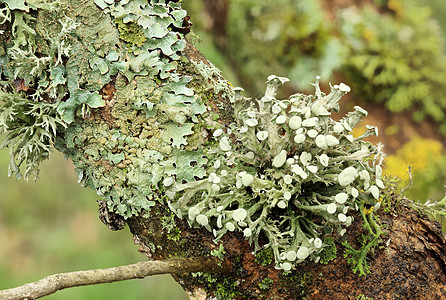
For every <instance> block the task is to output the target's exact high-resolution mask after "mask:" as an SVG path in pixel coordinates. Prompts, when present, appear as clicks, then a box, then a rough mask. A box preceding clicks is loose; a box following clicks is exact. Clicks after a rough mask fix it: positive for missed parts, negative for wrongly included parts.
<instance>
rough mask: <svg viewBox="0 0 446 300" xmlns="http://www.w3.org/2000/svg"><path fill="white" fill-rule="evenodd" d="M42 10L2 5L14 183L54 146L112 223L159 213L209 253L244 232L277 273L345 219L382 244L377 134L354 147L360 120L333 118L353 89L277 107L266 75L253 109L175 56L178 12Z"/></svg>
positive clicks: (5, 122) (67, 5)
mask: <svg viewBox="0 0 446 300" xmlns="http://www.w3.org/2000/svg"><path fill="white" fill-rule="evenodd" d="M12 3H15V4H16V5H13V4H12ZM17 3H20V4H17ZM39 3H40V4H42V5H40V4H39V5H40V6H37V4H35V2H34V1H22V2H10V1H2V2H1V3H0V11H1V15H0V17H2V18H3V19H2V20H1V22H0V23H2V24H1V27H0V30H3V31H4V32H3V33H2V34H4V35H5V37H6V38H5V39H2V40H1V44H0V46H1V47H0V50H1V52H0V54H1V55H0V60H1V61H3V62H5V63H4V64H2V65H1V66H2V69H1V74H0V75H1V78H2V81H1V93H0V130H2V132H3V131H4V132H6V133H7V134H8V138H7V139H6V142H5V144H4V146H7V147H11V149H13V150H12V161H11V166H12V168H11V169H12V171H14V172H15V173H16V174H19V172H20V170H19V169H18V166H19V165H20V164H21V163H23V164H25V165H26V166H27V168H31V169H36V168H37V163H38V162H40V160H41V159H43V158H46V157H47V156H48V153H49V151H50V149H51V146H52V145H53V144H55V146H56V148H57V149H58V150H60V151H62V152H63V153H64V154H65V156H66V157H68V158H70V159H71V160H72V161H73V163H74V165H75V167H76V172H77V174H78V175H79V181H80V182H81V183H82V184H83V185H85V186H88V187H90V188H92V189H94V190H95V191H96V192H97V193H98V194H99V195H101V196H102V197H103V198H104V200H105V201H106V203H107V208H108V210H109V211H113V212H115V213H117V214H119V215H120V216H122V217H124V218H129V217H132V216H135V215H140V214H141V213H144V212H148V211H150V207H151V206H153V205H154V203H155V201H159V202H160V203H162V204H164V205H166V206H168V207H169V208H170V209H171V210H172V212H173V213H175V214H176V215H177V216H179V217H180V218H186V219H187V220H188V221H189V223H190V225H191V226H203V227H204V228H206V229H207V230H210V231H211V232H213V233H214V235H215V240H216V241H218V240H219V239H220V238H221V237H222V236H223V235H224V234H225V233H227V232H233V231H240V232H242V233H243V235H244V236H245V238H247V239H248V240H249V241H250V242H252V243H253V244H254V245H255V250H260V249H267V248H270V249H272V250H273V253H274V258H275V262H276V265H277V267H278V268H281V269H283V270H286V271H289V270H291V269H292V268H293V267H294V266H295V264H296V263H299V262H302V261H304V260H306V259H311V260H313V261H315V262H317V261H319V260H320V259H321V258H320V256H321V252H323V251H324V248H330V247H331V246H332V245H331V244H330V245H328V244H327V243H325V242H324V241H328V240H329V237H330V236H332V235H334V234H339V235H343V234H344V233H345V230H346V227H348V226H349V225H350V224H351V223H352V221H353V217H352V212H353V211H359V215H362V216H363V219H364V222H365V227H367V228H368V229H369V230H370V232H371V234H374V235H375V237H376V236H379V232H378V231H377V229H376V228H375V227H374V226H372V225H373V224H374V223H372V222H373V218H372V219H371V218H370V216H371V215H373V210H377V209H378V208H379V206H380V202H379V201H380V189H382V188H383V187H384V185H383V182H382V181H381V179H380V176H381V167H380V164H381V147H374V146H372V145H371V144H370V143H368V142H364V141H363V139H364V138H365V137H367V136H368V135H371V134H375V133H376V129H375V128H374V127H369V130H368V131H367V132H366V133H365V134H364V135H363V136H361V137H354V136H353V135H352V130H353V128H354V127H355V126H356V124H357V123H358V122H359V121H360V119H361V118H362V117H363V116H364V115H366V114H367V113H366V111H364V110H363V109H361V108H359V107H355V110H354V111H353V112H351V113H349V114H347V115H346V116H345V117H344V118H343V119H341V120H339V121H334V120H333V119H332V118H331V117H330V115H331V112H332V111H333V110H337V109H338V101H339V100H340V98H341V97H342V96H343V95H344V94H345V93H346V92H348V91H349V90H350V88H349V87H348V86H346V85H345V84H340V85H335V86H333V87H332V90H331V92H330V93H329V94H328V95H326V94H324V93H323V92H322V91H321V90H320V88H319V83H318V82H316V83H315V84H314V86H315V88H316V93H315V95H314V96H307V95H303V94H295V95H292V96H291V97H290V98H289V99H284V100H279V99H277V98H276V92H277V90H278V88H279V87H280V86H281V85H282V84H283V83H284V82H286V81H287V79H286V78H283V77H277V76H270V77H268V81H267V89H266V92H265V95H264V96H263V97H262V98H261V99H260V100H251V99H248V98H245V97H244V96H242V94H241V89H240V88H233V87H232V86H231V85H230V84H229V83H228V82H227V81H225V80H224V79H222V77H221V75H220V74H219V72H218V70H217V69H216V68H214V67H213V66H212V65H210V64H207V63H205V62H200V61H192V60H188V59H187V58H186V57H183V56H182V55H181V54H182V51H183V50H184V47H185V45H186V44H185V40H184V34H185V33H186V32H187V29H188V28H187V27H188V24H187V21H186V18H185V16H186V13H185V11H184V10H183V9H182V8H181V6H180V5H179V4H178V3H176V2H174V1H167V0H166V1H161V0H159V1H149V2H147V1H139V0H133V1H131V0H121V1H119V2H115V1H106V0H104V1H102V0H96V1H94V2H93V1H81V0H79V1H68V2H63V1H53V2H39ZM17 5H18V6H17ZM230 103H232V104H233V110H232V108H231V107H230V106H231V105H230ZM211 108H212V110H213V111H218V112H220V115H216V114H215V113H213V112H211V111H210V110H211ZM219 118H221V119H224V121H225V122H226V123H231V122H232V120H235V121H234V122H233V123H232V124H230V125H228V126H223V125H222V124H221V123H218V122H216V119H219ZM222 123H224V122H223V121H222ZM23 132H25V134H22V133H23ZM15 137H19V138H20V139H19V140H14V138H15ZM33 143H34V144H36V145H37V146H38V147H34V148H33V147H31V146H32V145H33ZM39 147H40V148H39ZM17 153H18V154H17ZM16 161H18V163H16ZM27 172H28V171H27ZM28 173H29V172H28ZM26 174H27V173H25V175H26ZM366 214H367V216H366ZM167 221H168V220H166V222H167ZM166 224H167V223H166ZM370 224H371V225H370ZM169 229H170V230H171V231H172V230H174V229H173V227H172V224H169ZM374 230H375V231H374ZM172 232H174V231H172ZM178 238H179V237H178V235H176V237H175V239H178ZM322 259H323V258H322Z"/></svg>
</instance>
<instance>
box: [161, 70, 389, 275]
mask: <svg viewBox="0 0 446 300" xmlns="http://www.w3.org/2000/svg"><path fill="white" fill-rule="evenodd" d="M286 81H287V79H286V78H283V77H276V76H270V77H269V78H268V81H267V90H266V93H265V96H263V97H262V98H261V99H260V100H258V101H252V100H250V99H247V98H245V97H243V96H241V94H240V91H238V92H237V94H236V96H235V104H234V107H235V119H236V123H234V124H232V125H231V126H230V127H229V128H228V129H227V131H226V132H225V131H224V130H222V129H217V130H215V131H214V132H213V137H214V139H215V140H216V142H217V146H218V147H216V148H215V149H212V148H210V149H209V150H208V151H207V153H206V157H207V158H208V160H209V162H208V163H207V165H206V169H205V170H206V174H205V176H203V179H202V180H196V181H194V182H189V183H184V182H182V181H181V180H177V178H176V177H168V178H165V179H164V181H163V184H164V187H165V190H166V195H168V196H169V197H170V198H171V199H172V200H171V201H170V203H169V205H170V207H171V208H172V209H173V210H174V211H175V212H176V213H177V215H178V216H179V217H182V218H186V219H187V220H188V221H189V223H190V224H191V225H198V226H203V227H205V228H207V229H208V230H210V231H212V232H213V233H214V235H215V237H216V241H218V240H219V239H220V238H221V237H222V236H223V235H224V234H225V233H226V232H232V231H241V232H243V235H244V236H245V238H247V239H248V240H249V241H250V242H252V243H254V245H255V246H256V247H255V249H256V250H259V249H261V248H268V247H270V248H272V249H273V251H274V256H275V261H276V263H277V267H279V268H282V269H284V270H286V271H288V270H291V268H292V267H293V266H294V265H295V264H296V263H299V262H302V261H304V260H305V259H311V260H313V261H316V262H317V261H319V259H320V256H319V254H320V253H321V251H322V250H323V249H324V247H325V246H326V245H324V243H323V242H322V240H323V239H324V238H325V237H327V236H329V235H330V234H332V233H333V232H337V234H340V235H343V234H344V233H345V230H346V229H345V228H346V227H348V226H349V225H350V224H351V223H352V221H353V218H352V216H351V211H355V210H359V211H361V213H362V214H363V213H364V211H368V212H371V211H373V210H377V209H378V208H379V207H380V202H379V201H380V189H382V188H384V184H383V182H382V180H381V173H382V170H381V166H380V164H381V162H382V157H381V148H380V147H378V148H376V147H374V146H372V145H371V144H370V143H368V142H364V141H363V138H365V137H367V136H370V135H373V134H376V128H375V127H373V126H370V127H369V129H368V131H367V132H366V133H365V134H364V135H363V136H360V137H356V138H355V137H353V135H352V129H353V128H354V127H355V126H356V125H357V124H358V123H359V121H360V120H361V118H362V117H363V116H365V115H366V114H367V112H366V111H364V110H363V109H362V108H360V107H355V110H354V111H353V112H351V113H349V114H347V115H346V116H345V117H344V118H343V119H341V120H340V121H334V120H333V119H331V117H330V115H331V112H332V111H333V110H336V109H337V108H338V101H339V99H340V98H341V97H342V95H344V94H345V93H346V92H348V91H349V90H350V88H349V87H348V86H346V85H345V84H340V85H335V86H333V87H332V90H331V93H330V94H328V95H325V94H324V93H322V92H321V90H320V89H319V83H318V82H316V84H315V87H316V94H315V96H307V95H303V94H296V95H292V96H291V97H290V98H289V99H286V100H278V99H276V98H275V96H276V91H277V88H278V87H279V86H280V85H281V84H282V83H284V82H286ZM236 90H237V89H236Z"/></svg>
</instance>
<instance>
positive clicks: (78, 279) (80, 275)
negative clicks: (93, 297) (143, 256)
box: [0, 257, 227, 300]
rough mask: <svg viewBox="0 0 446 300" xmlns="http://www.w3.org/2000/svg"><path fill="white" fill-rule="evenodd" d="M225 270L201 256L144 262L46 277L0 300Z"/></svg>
mask: <svg viewBox="0 0 446 300" xmlns="http://www.w3.org/2000/svg"><path fill="white" fill-rule="evenodd" d="M225 269H227V267H225V265H224V264H221V261H219V260H218V258H216V257H200V258H185V259H170V260H156V261H143V262H138V263H135V264H131V265H125V266H119V267H114V268H107V269H95V270H87V271H76V272H68V273H60V274H54V275H50V276H47V277H45V278H43V279H41V280H38V281H35V282H31V283H27V284H24V285H22V286H19V287H16V288H12V289H7V290H2V291H0V299H5V300H6V299H8V300H25V299H26V300H31V299H38V298H41V297H44V296H47V295H50V294H53V293H55V292H57V291H59V290H62V289H66V288H70V287H77V286H84V285H94V284H99V283H110V282H115V281H123V280H128V279H136V278H140V279H142V278H144V277H147V276H152V275H158V274H173V273H190V272H199V271H200V272H208V273H215V272H224V270H225Z"/></svg>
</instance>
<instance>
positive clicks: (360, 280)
mask: <svg viewBox="0 0 446 300" xmlns="http://www.w3.org/2000/svg"><path fill="white" fill-rule="evenodd" d="M85 2H86V3H87V2H88V1H85ZM88 3H89V5H90V6H94V5H93V3H92V2H91V1H90V2H88ZM77 4H78V6H77V7H76V6H75V7H74V8H72V9H71V8H70V12H71V13H72V14H73V17H79V16H78V15H77V13H78V10H79V7H82V3H80V2H79V3H77ZM101 14H102V11H99V12H98V15H101ZM101 16H102V15H101ZM84 17H85V18H88V17H90V16H89V14H88V13H86V14H85V16H84ZM90 18H91V17H90ZM41 19H45V18H41ZM41 19H39V20H41ZM107 22H108V21H107ZM85 24H87V22H85ZM107 24H108V23H107ZM110 24H112V23H110ZM124 29H126V30H129V31H130V32H131V30H132V28H124ZM183 29H184V28H183ZM183 29H178V28H177V29H176V30H177V31H178V30H183ZM110 30H111V31H112V32H114V33H115V34H116V28H112V29H110ZM184 30H186V29H184ZM137 33H138V32H137ZM137 33H136V34H134V36H132V37H135V36H136V38H138V37H139V36H138V34H137ZM116 35H117V34H116ZM116 40H118V38H116ZM117 43H118V42H117ZM112 46H114V45H112ZM112 48H113V47H112ZM182 55H183V57H182V58H183V59H182V60H178V61H180V63H178V65H177V69H176V70H168V72H170V71H176V72H177V74H180V75H190V76H193V79H192V80H191V82H190V84H188V86H187V88H190V89H193V91H194V94H195V95H197V96H199V97H201V98H202V99H206V101H203V102H204V103H205V104H206V106H207V110H208V111H212V113H214V114H215V115H217V116H218V118H217V120H218V122H220V123H221V124H224V125H228V124H230V123H231V122H232V121H233V117H234V114H233V107H232V104H231V103H230V100H229V97H228V96H227V95H224V93H222V92H221V87H217V82H218V81H219V80H220V79H221V78H220V75H219V74H218V73H212V74H211V75H210V76H208V77H206V78H205V76H203V74H200V73H199V72H197V69H196V68H194V67H193V66H194V65H195V66H196V65H197V63H204V64H207V65H209V64H208V63H207V61H206V60H205V58H204V57H203V56H202V55H201V54H200V53H199V52H198V51H197V50H196V49H195V47H194V46H193V45H192V44H190V43H189V42H187V41H186V47H185V49H184V51H183V53H182ZM194 62H195V63H196V64H194ZM137 67H138V68H139V67H140V66H137ZM86 68H87V71H89V69H88V68H89V65H87V67H86ZM91 68H92V66H91ZM141 68H142V67H141ZM137 71H138V72H139V71H140V69H138V70H137ZM162 71H163V72H164V71H165V70H164V69H163V70H162ZM135 72H136V71H135ZM160 72H161V71H160ZM129 73H130V72H129ZM161 73H162V72H161ZM127 76H128V77H130V78H132V80H126V79H124V78H123V77H124V76H122V74H121V73H118V74H117V75H116V76H115V75H113V76H112V77H111V79H110V81H109V82H107V84H106V85H105V86H103V87H102V88H101V89H100V93H99V95H101V97H102V99H103V100H104V102H105V104H104V105H103V106H102V107H101V108H98V109H96V110H92V113H91V115H88V116H87V115H83V116H82V117H81V116H80V114H79V113H78V114H77V115H76V121H75V122H74V123H73V124H74V125H71V126H72V127H71V129H72V128H75V130H76V131H75V132H74V133H73V132H71V133H70V134H71V136H68V130H70V128H69V129H68V130H67V131H66V132H64V133H61V134H60V135H59V136H58V138H60V139H63V140H62V141H59V146H58V148H59V149H61V150H62V151H64V152H65V154H66V155H67V156H69V157H71V158H72V159H73V161H74V163H75V164H76V165H77V167H78V169H81V170H82V172H81V175H82V176H80V179H81V180H82V181H83V183H84V184H86V185H90V187H93V188H95V189H97V191H98V192H103V189H105V188H104V185H98V186H95V185H94V184H93V183H94V182H93V183H92V181H93V180H92V178H94V177H95V176H97V174H101V173H100V172H103V173H102V174H101V178H100V179H102V177H104V178H106V179H107V180H109V181H108V182H106V183H109V182H112V183H113V184H110V185H109V186H108V187H110V186H112V192H114V190H113V189H115V190H119V192H120V193H122V194H124V195H125V196H128V195H127V194H126V192H127V191H128V190H131V189H133V190H132V191H131V192H129V194H130V195H138V196H139V194H138V192H140V191H141V189H143V188H146V185H145V182H141V181H137V179H140V178H132V180H134V181H132V182H130V180H128V177H129V176H130V175H129V173H130V171H134V169H133V170H130V171H129V169H130V168H129V167H128V166H129V165H132V164H135V165H136V164H137V163H140V161H136V158H135V155H134V153H133V152H132V150H135V149H132V148H131V147H130V146H128V145H126V143H127V140H125V139H122V140H121V144H118V143H116V144H117V145H116V146H115V148H113V149H112V151H109V149H107V146H106V144H107V142H109V141H110V140H111V139H113V133H114V132H119V133H121V134H122V135H123V136H124V137H125V138H130V139H134V140H137V141H138V143H140V144H142V145H143V146H145V145H147V144H149V143H151V144H149V146H150V147H152V148H149V149H151V150H153V149H156V150H159V151H160V152H163V151H164V149H158V148H156V147H158V146H159V147H160V148H161V146H163V145H153V141H154V140H155V138H153V139H152V137H153V136H154V135H155V136H156V135H158V136H156V138H157V140H156V141H157V142H159V143H160V144H161V143H162V142H163V139H161V138H160V137H159V136H160V135H161V134H162V132H163V129H165V128H161V129H160V128H158V127H157V128H155V129H153V128H152V126H153V127H156V126H158V125H159V124H158V121H159V120H153V119H152V118H149V117H147V115H146V114H145V113H144V112H143V111H142V110H137V109H135V108H134V107H133V106H132V105H133V104H134V103H133V102H131V101H133V99H127V98H125V95H131V96H134V97H136V96H138V97H140V95H139V94H138V95H135V94H132V92H133V90H134V89H136V87H137V85H139V84H140V83H139V82H138V81H137V80H136V79H134V77H136V76H135V73H130V74H127ZM132 76H133V77H132ZM157 76H158V73H156V76H154V77H156V80H154V82H158V79H159V78H158V77H157ZM143 77H144V75H138V78H137V79H140V80H141V82H142V80H144V79H147V78H143ZM149 79H153V78H149ZM220 83H221V82H220ZM224 84H225V85H226V87H228V83H227V82H225V83H224ZM145 87H146V86H145V85H144V82H142V83H141V88H145ZM154 87H155V88H154V89H153V90H150V89H149V88H147V89H146V90H144V91H143V92H146V91H150V93H152V94H155V93H156V88H161V87H162V85H161V84H159V85H155V86H154ZM117 90H120V93H121V94H119V95H118V94H117V92H116V91H117ZM124 92H126V93H127V92H128V93H127V94H125V93H124ZM150 93H148V94H144V96H145V97H150V96H152V95H151V94H150ZM182 93H184V91H182ZM166 94H167V92H166ZM160 111H161V108H160ZM178 111H179V110H178ZM160 114H161V113H160ZM161 115H162V116H161V117H163V118H165V119H168V118H171V119H174V120H175V121H176V120H177V119H176V118H177V117H178V116H177V115H168V113H166V112H165V111H162V114H161ZM166 115H167V117H168V118H167V117H166ZM161 117H159V118H160V119H161ZM73 118H74V117H73ZM203 118H204V117H203ZM200 121H209V122H210V123H211V122H212V121H213V120H212V119H211V118H208V119H205V120H200ZM164 122H165V123H167V121H164ZM173 123H174V122H171V123H170V124H168V125H172V124H173ZM176 123H178V124H173V125H174V126H178V127H180V125H179V124H180V123H181V122H179V121H178V122H176ZM183 123H184V121H183ZM197 127H199V126H197ZM212 128H213V129H215V127H212ZM200 130H201V131H197V132H195V133H194V135H193V136H190V137H188V139H189V141H190V140H193V143H192V142H191V143H189V145H188V147H190V149H188V150H194V151H196V150H197V149H200V147H201V146H203V144H205V143H206V142H208V139H209V138H210V132H211V131H207V130H206V128H200ZM73 131H74V130H73ZM164 132H165V131H164ZM96 133H97V134H98V136H99V137H97V136H95V134H96ZM64 134H66V135H65V136H64ZM101 135H102V136H101ZM185 135H187V134H185ZM181 138H182V136H181ZM132 142H133V140H132ZM164 142H165V141H164ZM170 142H171V141H170V140H169V141H168V142H165V144H169V145H168V146H170ZM128 143H129V144H130V142H128ZM190 144H193V146H192V145H190ZM143 146H141V147H143ZM180 146H181V143H180ZM172 148H174V147H172ZM172 148H170V149H172ZM178 148H179V147H178ZM86 150H90V152H89V153H87V152H86ZM118 150H119V151H118ZM95 151H96V152H95ZM98 153H99V154H98ZM103 153H105V154H104V155H103ZM163 153H164V152H163ZM166 153H167V151H166ZM95 154H96V155H95ZM121 154H122V156H123V157H124V158H127V159H122V158H119V157H116V156H115V155H121ZM106 155H108V157H110V158H108V157H106ZM169 155H170V153H169ZM129 157H130V158H132V159H134V161H132V160H131V159H128V158H129ZM137 158H138V159H140V158H139V157H137ZM114 159H116V162H115V163H112V161H113V160H114ZM141 159H142V158H141ZM149 171H150V172H152V170H149ZM95 172H96V173H95ZM96 178H97V177H96ZM115 178H118V179H119V178H125V180H122V181H119V180H116V181H113V180H115ZM135 182H136V183H135ZM101 183H102V182H101ZM129 186H131V187H129ZM107 192H109V190H107ZM132 193H134V194H132ZM156 193H158V194H156V195H151V196H152V197H153V198H156V197H158V198H157V200H160V201H152V202H153V204H154V206H152V207H151V208H150V211H142V212H141V214H139V215H137V216H135V215H134V214H133V213H132V214H133V215H132V216H131V217H130V218H129V219H127V221H126V222H127V224H128V225H129V227H130V230H131V232H132V233H133V235H134V237H135V240H136V241H137V242H138V243H139V244H140V246H141V247H140V251H141V252H143V253H145V254H146V255H147V256H148V257H149V258H151V259H156V260H160V259H170V258H190V257H195V258H196V257H202V258H207V257H209V256H215V257H218V258H222V259H224V262H222V263H224V264H225V265H227V266H228V268H229V269H230V272H229V273H224V274H223V273H222V274H207V273H203V272H201V273H195V274H187V275H180V274H177V275H174V277H175V279H176V280H177V281H178V282H179V283H180V284H181V285H182V286H183V287H184V289H185V290H186V291H188V292H189V293H190V294H191V295H193V296H196V297H197V298H205V299H212V298H214V297H217V298H219V299H259V298H264V299H303V298H306V299H356V298H357V297H359V296H361V295H362V296H366V297H372V298H374V299H441V298H444V297H446V290H445V288H444V285H445V283H446V242H445V241H446V238H445V236H444V234H443V233H442V232H441V229H440V226H439V224H438V223H435V222H431V221H429V220H428V219H427V218H425V217H424V216H421V215H420V214H419V213H417V212H416V211H415V210H413V209H411V208H410V206H407V205H405V204H404V203H403V202H402V201H399V203H396V200H395V201H394V202H395V203H393V204H392V208H389V209H388V211H387V212H383V213H382V214H381V216H380V217H381V223H382V224H385V225H386V228H385V230H386V232H387V235H384V236H383V237H382V240H383V242H382V243H381V246H380V247H377V248H376V249H375V250H374V252H373V253H372V254H370V255H369V260H368V264H369V266H370V269H371V274H369V275H367V276H362V277H359V276H358V275H357V274H353V272H352V270H351V266H350V265H349V264H348V262H347V260H346V259H345V258H344V257H343V251H344V250H343V249H344V248H343V246H341V245H340V241H339V240H340V239H339V238H336V241H337V242H336V248H337V249H338V250H337V258H336V259H335V260H334V261H330V262H328V263H327V264H320V263H312V262H304V263H301V264H300V265H299V267H298V268H297V269H296V270H294V271H292V272H289V273H287V274H284V273H283V271H282V270H277V269H276V268H275V263H274V261H273V258H272V257H271V256H268V254H267V253H264V256H263V257H262V255H260V254H259V253H258V254H257V255H256V256H255V255H254V254H253V251H254V247H253V245H250V244H249V243H248V242H247V240H246V239H245V238H244V237H243V234H242V233H241V232H235V233H231V232H228V233H226V234H224V236H223V237H222V239H221V241H222V244H223V248H220V247H219V246H217V245H216V244H215V243H214V242H213V239H214V236H213V234H212V233H211V232H209V231H207V230H206V229H205V228H203V227H200V228H190V226H189V225H188V224H187V222H186V220H185V218H184V219H178V218H177V217H176V216H175V215H174V214H173V212H172V211H171V210H170V208H169V207H168V205H167V204H166V202H167V201H166V200H165V198H163V197H164V195H162V191H156ZM116 194H117V196H116V197H115V198H113V197H111V196H110V198H111V199H112V201H110V202H113V200H116V201H117V202H118V203H119V204H122V205H123V204H126V201H130V200H133V199H129V198H125V197H124V196H122V194H119V193H116ZM389 197H390V196H389ZM392 197H393V196H392ZM394 197H395V199H396V198H397V197H396V196H394ZM151 199H152V198H151ZM144 200H146V199H144ZM161 200H163V201H161ZM120 201H122V202H120ZM390 202H391V201H390ZM112 204H113V203H112ZM113 208H114V207H113ZM130 208H132V207H130ZM139 208H140V207H139ZM382 211H383V210H382ZM105 214H107V212H105ZM123 214H124V213H123ZM102 219H103V220H105V222H106V223H107V222H108V223H111V224H108V225H109V227H110V228H114V229H118V228H120V227H121V222H122V218H119V217H117V218H115V217H113V213H110V216H103V218H102ZM360 219H361V217H360V216H356V218H355V220H356V222H355V223H354V224H353V225H352V227H350V228H349V231H348V233H347V235H346V236H345V238H346V239H347V240H348V241H349V243H350V245H352V246H353V247H354V248H360V247H361V246H362V245H360V243H359V242H358V239H360V237H361V235H362V234H365V232H363V228H362V227H361V226H362V223H361V222H359V220H360ZM113 223H117V224H113ZM259 242H260V243H262V242H263V243H265V242H266V241H262V239H260V241H259ZM333 249H334V248H333ZM223 251H224V252H225V253H223ZM203 271H204V272H206V271H207V270H206V269H205V270H203Z"/></svg>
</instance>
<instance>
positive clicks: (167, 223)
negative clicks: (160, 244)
mask: <svg viewBox="0 0 446 300" xmlns="http://www.w3.org/2000/svg"><path fill="white" fill-rule="evenodd" d="M169 213H170V214H169V215H167V216H163V217H161V225H162V227H163V230H165V231H167V239H169V240H171V241H174V242H178V241H179V240H180V239H181V230H180V229H179V228H178V227H177V225H176V223H175V214H174V213H172V212H169Z"/></svg>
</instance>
